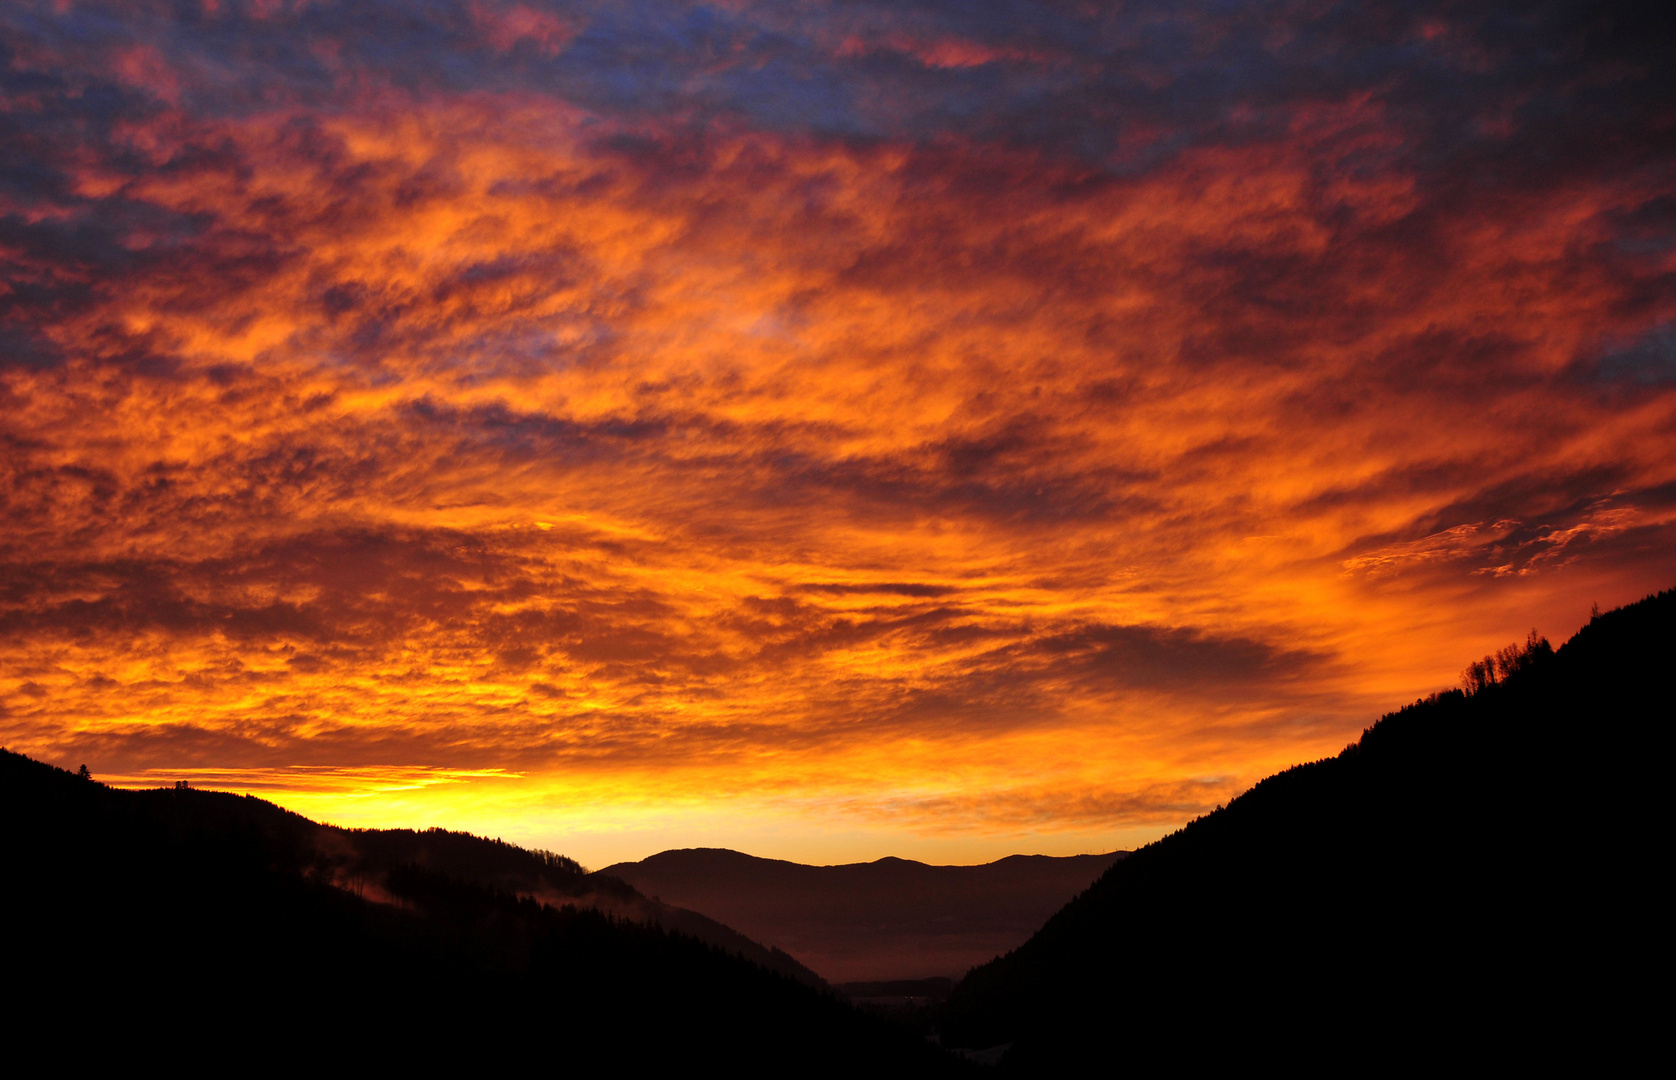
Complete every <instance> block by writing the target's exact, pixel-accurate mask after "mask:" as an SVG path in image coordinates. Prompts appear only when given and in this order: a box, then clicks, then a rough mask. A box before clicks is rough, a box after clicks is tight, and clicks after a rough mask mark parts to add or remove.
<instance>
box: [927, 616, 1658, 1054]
mask: <svg viewBox="0 0 1676 1080" xmlns="http://www.w3.org/2000/svg"><path fill="white" fill-rule="evenodd" d="M1673 656H1676V592H1664V593H1660V594H1658V595H1657V596H1654V597H1649V598H1648V599H1646V600H1643V601H1641V602H1640V603H1637V604H1634V605H1631V606H1629V607H1626V608H1622V609H1619V610H1617V611H1613V612H1611V613H1609V614H1606V615H1597V616H1596V617H1595V618H1594V619H1593V621H1591V622H1590V624H1589V625H1588V626H1586V627H1584V628H1583V629H1582V630H1581V631H1580V632H1579V633H1578V634H1577V635H1576V636H1574V637H1573V638H1572V639H1571V640H1570V641H1569V642H1567V643H1566V644H1565V646H1564V647H1563V648H1561V649H1559V650H1557V651H1556V650H1553V649H1552V648H1551V647H1549V646H1548V643H1547V642H1546V641H1543V640H1541V639H1540V638H1539V637H1537V636H1536V635H1534V634H1533V635H1532V636H1531V638H1530V639H1529V640H1528V641H1527V642H1526V643H1525V644H1524V645H1523V646H1513V647H1510V648H1509V649H1506V650H1503V651H1502V653H1501V654H1497V655H1494V656H1492V657H1491V658H1489V660H1488V661H1487V663H1486V664H1483V665H1478V666H1477V673H1476V675H1474V671H1473V669H1468V674H1467V682H1468V685H1469V686H1470V687H1471V689H1472V692H1471V693H1470V694H1468V693H1465V692H1462V691H1459V690H1455V691H1450V692H1447V693H1442V694H1437V695H1434V696H1432V697H1430V698H1428V699H1426V700H1424V701H1419V702H1416V703H1415V704H1413V705H1410V706H1408V707H1406V708H1403V709H1401V710H1399V711H1398V712H1396V713H1392V714H1390V715H1387V716H1385V717H1384V718H1382V719H1381V720H1380V721H1379V722H1378V723H1377V724H1375V725H1374V726H1373V727H1371V728H1369V729H1368V730H1367V731H1366V732H1364V734H1363V735H1362V737H1361V739H1360V740H1358V741H1357V742H1356V743H1354V744H1352V745H1350V746H1348V747H1346V748H1345V750H1344V751H1343V752H1342V753H1340V754H1339V755H1338V756H1336V757H1334V758H1330V759H1327V760H1324V761H1318V762H1315V763H1313V764H1309V765H1300V766H1297V767H1295V768H1292V769H1288V770H1286V771H1285V772H1282V773H1280V774H1279V775H1277V776H1272V777H1270V778H1268V779H1267V780H1264V781H1263V782H1261V783H1260V784H1258V785H1257V786H1256V787H1254V788H1253V789H1252V790H1251V791H1249V792H1247V793H1246V794H1244V795H1242V796H1240V797H1239V798H1237V799H1235V800H1234V801H1233V802H1232V803H1230V804H1229V805H1228V806H1227V807H1226V808H1223V809H1219V810H1217V811H1216V812H1214V813H1212V814H1209V815H1207V816H1206V817H1203V818H1201V819H1198V820H1196V821H1194V822H1193V823H1191V824H1190V825H1188V826H1187V827H1186V828H1184V829H1182V830H1180V831H1179V832H1176V833H1174V834H1172V835H1170V836H1168V837H1166V838H1164V839H1163V840H1160V841H1158V842H1157V843H1154V844H1150V845H1148V846H1147V847H1145V848H1143V849H1141V850H1140V851H1138V852H1136V853H1135V854H1133V855H1131V856H1130V857H1129V858H1128V859H1126V860H1124V861H1122V862H1120V863H1117V864H1116V865H1115V866H1113V867H1112V868H1111V870H1110V871H1108V872H1107V873H1106V874H1105V875H1104V876H1103V877H1101V879H1100V880H1099V881H1097V882H1096V883H1095V884H1094V885H1093V886H1091V887H1090V888H1089V889H1088V890H1087V891H1086V892H1085V893H1084V894H1082V895H1081V896H1080V897H1078V898H1077V899H1076V900H1075V901H1073V902H1072V903H1071V904H1069V905H1068V906H1066V907H1065V908H1064V909H1063V910H1061V911H1060V912H1059V913H1058V914H1057V915H1055V916H1054V917H1053V919H1052V920H1050V921H1049V922H1048V923H1047V925H1046V926H1044V927H1043V928H1042V930H1041V931H1040V932H1039V933H1038V934H1036V936H1035V937H1033V938H1032V939H1031V940H1030V941H1029V942H1028V943H1027V944H1025V945H1024V946H1022V947H1020V948H1019V949H1017V950H1015V951H1014V952H1012V953H1010V954H1008V955H1007V956H1005V957H1003V958H1000V959H998V960H996V961H994V962H992V963H990V964H987V965H984V966H982V967H980V968H977V969H975V970H973V971H972V972H971V973H970V974H969V975H968V976H967V977H966V978H965V979H964V980H963V981H962V982H961V983H960V984H959V985H958V986H957V987H956V988H955V990H954V992H953V994H952V995H951V997H950V1000H949V1002H948V1003H947V1005H946V1006H944V1007H943V1009H942V1010H941V1013H940V1015H939V1021H940V1023H941V1025H942V1030H943V1041H944V1045H948V1046H967V1047H990V1046H997V1045H1000V1044H1004V1043H1012V1047H1011V1049H1010V1050H1009V1052H1008V1053H1007V1055H1006V1057H1005V1058H1004V1060H1003V1066H1004V1068H1006V1069H1008V1070H1010V1071H1013V1072H1019V1073H1029V1074H1033V1075H1044V1076H1048V1075H1070V1074H1072V1073H1073V1071H1077V1070H1083V1069H1087V1070H1091V1071H1094V1072H1098V1073H1114V1072H1125V1071H1135V1070H1138V1071H1141V1072H1143V1073H1146V1072H1154V1071H1163V1070H1170V1071H1175V1070H1181V1069H1188V1070H1202V1069H1205V1068H1208V1067H1212V1066H1215V1067H1235V1066H1237V1067H1246V1068H1248V1067H1251V1066H1252V1065H1254V1064H1256V1063H1259V1062H1261V1063H1266V1064H1269V1065H1271V1066H1273V1065H1280V1066H1282V1067H1299V1066H1304V1067H1310V1068H1313V1069H1331V1070H1333V1071H1334V1072H1338V1073H1345V1074H1357V1073H1360V1072H1365V1071H1368V1070H1370V1069H1377V1068H1379V1067H1381V1066H1391V1065H1401V1066H1404V1067H1410V1068H1424V1069H1426V1070H1428V1071H1429V1070H1430V1069H1433V1068H1444V1067H1449V1068H1459V1067H1462V1066H1470V1065H1473V1064H1476V1065H1479V1066H1484V1067H1490V1068H1495V1069H1498V1070H1501V1069H1506V1068H1507V1067H1509V1066H1510V1065H1511V1064H1512V1063H1514V1062H1517V1061H1521V1060H1523V1061H1530V1060H1533V1059H1541V1060H1543V1061H1545V1062H1547V1063H1550V1064H1553V1065H1558V1064H1560V1063H1562V1062H1564V1061H1566V1060H1567V1058H1568V1057H1569V1058H1571V1059H1572V1064H1573V1065H1574V1066H1575V1065H1578V1064H1581V1063H1584V1062H1588V1063H1592V1064H1593V1065H1594V1066H1596V1067H1598V1066H1601V1065H1604V1064H1606V1063H1608V1062H1610V1061H1611V1060H1612V1059H1613V1057H1614V1056H1616V1055H1622V1054H1624V1053H1626V1052H1630V1051H1631V1049H1632V1048H1635V1047H1637V1046H1640V1047H1642V1048H1644V1049H1645V1048H1647V1047H1648V1046H1649V1045H1650V1041H1651V1036H1652V1033H1653V1032H1654V1031H1655V1030H1658V1029H1656V1028H1654V1027H1653V1026H1652V1024H1651V1019H1650V1018H1651V1011H1650V1010H1651V1008H1652V1006H1653V1003H1654V1002H1656V1001H1657V1000H1658V998H1657V996H1656V994H1655V995H1649V994H1646V993H1644V992H1643V990H1642V989H1641V987H1640V982H1641V981H1642V980H1643V979H1645V978H1647V977H1656V973H1657V968H1656V966H1655V965H1657V964H1658V963H1659V962H1660V960H1661V958H1662V955H1663V948H1664V946H1663V945H1662V942H1663V940H1664V937H1665V934H1664V930H1663V921H1662V916H1663V914H1664V913H1663V912H1662V911H1660V912H1658V915H1659V916H1660V918H1658V919H1655V918H1654V910H1653V905H1654V902H1655V900H1654V898H1655V897H1656V896H1659V895H1662V891H1661V892H1655V888H1654V883H1655V880H1656V878H1655V875H1659V874H1660V872H1661V867H1660V866H1659V863H1660V862H1661V861H1662V860H1660V859H1659V858H1658V857H1657V855H1656V853H1657V852H1658V851H1660V850H1663V848H1662V846H1661V845H1658V844H1657V843H1655V838H1656V837H1661V836H1662V835H1663V831H1662V828H1659V831H1657V832H1655V831H1654V829H1655V827H1656V822H1657V821H1658V820H1660V819H1661V818H1662V813H1661V812H1660V811H1661V802H1662V800H1660V799H1659V795H1660V794H1661V793H1662V791H1663V789H1664V783H1665V781H1664V777H1663V772H1662V770H1663V758H1664V754H1663V749H1664V746H1665V745H1666V744H1665V741H1664V740H1665V737H1666V736H1665V729H1666V727H1667V726H1668V725H1669V723H1670V720H1671V718H1672V715H1673V709H1672V706H1671V693H1670V680H1671V671H1672V657H1673ZM1662 906H1663V905H1662V904H1661V905H1660V907H1662Z"/></svg>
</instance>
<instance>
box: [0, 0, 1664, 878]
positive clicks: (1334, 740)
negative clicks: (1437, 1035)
mask: <svg viewBox="0 0 1676 1080" xmlns="http://www.w3.org/2000/svg"><path fill="white" fill-rule="evenodd" d="M984 10H985V11H988V10H989V9H984ZM997 10H998V9H997ZM1369 10H1380V11H1383V10H1384V9H1380V8H1370V9H1369ZM366 11H376V13H377V18H375V19H373V21H372V23H371V24H367V22H366V19H367V18H370V16H367V15H365V12H366ZM1009 11H1010V9H1009ZM1404 12H1407V9H1404ZM1003 14H1005V15H1006V17H1005V18H1004V19H1003V18H1002V17H1001V16H1000V15H996V14H995V13H994V12H990V13H989V14H987V15H984V14H983V13H982V12H978V11H977V10H976V9H974V11H971V12H953V13H950V12H947V11H944V10H943V9H941V8H933V7H930V6H927V7H925V8H923V9H921V8H917V7H913V6H912V5H903V6H892V7H880V8H877V9H874V8H868V7H865V6H854V7H850V6H833V7H828V6H827V5H821V4H801V5H793V4H779V5H756V4H746V3H739V4H722V5H717V6H714V7H704V6H701V5H688V4H679V3H670V4H649V3H648V4H643V5H603V4H602V5H592V6H590V5H569V6H559V7H554V8H551V9H548V8H545V7H543V6H541V5H501V6H494V5H488V4H471V5H465V6H461V7H458V8H455V7H450V6H449V5H439V6H438V7H437V9H436V10H435V11H429V12H428V13H427V14H424V15H420V14H413V15H411V17H408V16H403V15H401V13H400V12H399V11H397V10H394V9H392V10H390V11H385V10H384V9H381V8H374V7H372V6H365V7H364V11H363V12H362V14H359V15H358V14H357V13H356V10H355V9H354V8H353V7H345V8H339V7H336V6H334V5H321V4H315V5H296V6H292V5H283V4H282V5H269V6H265V7H264V6H257V7H251V8H248V9H247V8H244V7H241V6H239V5H227V6H225V7H223V6H214V7H212V8H206V9H205V10H204V11H203V12H200V13H198V14H196V15H194V16H192V17H191V18H188V17H187V16H186V15H182V14H180V13H178V12H176V13H174V14H170V13H169V12H166V11H163V10H161V9H158V10H155V11H154V10H150V9H143V8H141V7H140V6H138V5H119V6H115V7H112V8H109V9H104V8H101V7H99V6H97V5H74V4H71V5H56V6H54V5H42V6H40V7H38V8H36V7H34V6H32V5H27V4H24V5H19V6H18V8H17V10H16V13H15V14H11V15H6V16H4V17H3V21H0V28H3V34H0V41H3V42H4V43H5V52H4V54H0V60H4V62H5V65H6V75H5V83H4V91H5V97H4V102H5V110H4V113H3V115H4V117H5V124H6V127H5V143H6V145H7V146H9V147H16V148H21V150H20V152H19V153H16V154H13V153H11V152H10V151H9V152H8V157H9V158H11V159H12V163H11V164H9V165H7V166H5V170H6V171H4V172H0V181H3V183H0V225H3V229H0V259H3V260H4V266H5V270H6V278H5V282H4V286H3V287H4V290H5V291H4V293H3V294H0V300H3V301H4V302H5V306H4V307H3V308H0V313H3V321H0V439H4V446H5V459H4V471H3V472H0V499H3V500H4V532H3V534H0V558H3V565H4V574H5V576H4V586H3V591H0V620H3V623H4V634H3V636H0V737H3V741H4V743H5V745H6V746H8V747H9V748H11V749H13V750H18V751H21V752H24V753H28V754H31V755H34V756H37V757H41V758H44V759H46V760H49V761H53V762H55V763H58V764H63V765H68V766H72V767H73V766H74V765H76V764H79V763H81V762H84V761H85V762H86V763H87V764H88V765H89V767H90V768H92V769H93V771H94V773H95V774H96V775H97V776H99V777H101V778H103V779H109V780H112V781H114V782H120V783H125V784H156V783H160V782H172V781H174V780H176V779H181V778H185V779H189V780H190V781H192V782H193V783H195V784H198V785H201V786H206V787H220V788H224V789H227V790H234V791H254V792H257V793H259V794H262V795H264V796H265V797H268V798H272V799H274V800H275V801H277V802H279V803H281V804H282V805H285V806H288V807H291V808H293V809H297V810H299V811H301V812H303V813H306V814H309V815H310V816H314V817H317V818H321V819H325V820H330V821H334V822H337V823H340V824H345V825H413V826H425V825H431V824H438V825H444V826H449V827H454V828H465V829H471V830H473V831H477V832H482V833H487V834H489V835H495V836H501V837H504V838H506V839H509V840H515V841H518V842H522V843H528V844H533V845H539V846H542V847H547V848H552V849H556V850H559V851H563V852H565V853H568V854H571V855H573V856H575V857H577V858H579V859H581V860H582V861H583V862H585V863H589V864H591V865H600V864H603V863H606V862H611V861H616V860H619V859H629V858H639V857H642V856H644V855H647V854H650V853H652V852H654V851H657V850H660V849H663V848H667V847H679V846H728V847H735V848H740V849H743V850H747V851H750V852H753V853H756V854H761V855H772V856H779V857H786V858H794V859H799V860H803V861H812V862H831V861H843V860H853V859H871V858H877V857H879V856H882V855H886V854H895V855H901V856H908V857H918V858H924V859H927V860H930V861H943V862H972V861H980V860H986V859H991V858H995V857H999V856H1001V855H1005V854H1009V853H1012V852H1016V851H1035V852H1046V853H1054V854H1059V853H1070V852H1076V851H1088V850H1109V849H1111V848H1114V847H1120V846H1133V845H1134V844H1137V843H1140V842H1143V841H1144V840H1147V839H1150V838H1152V837H1154V836H1157V835H1159V834H1161V833H1162V832H1164V831H1166V830H1168V829H1170V828H1173V827H1174V826H1176V825H1179V824H1180V823H1181V822H1183V821H1185V820H1186V819H1188V818H1190V817H1192V816H1194V815H1196V814H1199V813H1202V812H1204V811H1205V810H1207V809H1210V808H1212V807H1214V806H1215V805H1217V804H1218V803H1220V802H1225V801H1226V800H1227V799H1228V798H1229V797H1230V796H1231V795H1233V794H1235V793H1237V792H1238V791H1240V790H1242V789H1243V788H1244V787H1245V786H1248V785H1249V784H1251V783H1252V782H1254V781H1255V780H1257V779H1259V778H1261V777H1262V776H1263V775H1266V774H1267V773H1269V772H1272V771H1274V770H1275V769H1277V768H1280V767H1284V766H1285V765H1288V764H1291V763H1293V762H1296V761H1300V760H1305V759H1309V758H1313V757H1318V756H1321V755H1323V754H1327V753H1331V752H1334V751H1336V750H1337V749H1338V748H1339V747H1341V746H1342V745H1344V744H1345V743H1346V742H1348V741H1350V740H1351V739H1353V738H1354V737H1355V736H1356V735H1357V734H1358V733H1359V732H1360V730H1361V729H1362V728H1363V727H1364V726H1366V725H1367V724H1368V723H1370V722H1371V721H1372V720H1374V719H1376V718H1377V717H1378V715H1379V714H1380V713H1381V712H1382V711H1384V710H1387V709H1391V708H1394V707H1396V706H1398V705H1400V704H1402V703H1404V702H1406V701H1409V700H1412V699H1413V698H1415V697H1416V696H1419V695H1421V694H1424V693H1426V692H1429V691H1431V690H1436V689H1440V688H1444V687H1447V686H1449V685H1451V684H1453V683H1454V682H1455V680H1456V678H1457V675H1458V673H1459V671H1460V670H1461V668H1462V667H1463V666H1464V665H1465V664H1466V663H1467V662H1468V661H1469V660H1471V659H1473V658H1474V657H1476V656H1479V655H1482V654H1483V653H1484V652H1486V651H1488V650H1490V649H1493V648H1495V647H1497V646H1500V645H1503V644H1506V643H1507V642H1509V641H1511V640H1514V639H1518V638H1523V636H1524V634H1525V632H1526V631H1527V630H1528V629H1529V628H1530V627H1531V626H1532V625H1533V624H1534V625H1535V626H1536V627H1538V628H1539V629H1540V630H1542V631H1543V632H1544V633H1546V634H1548V635H1549V636H1550V637H1552V638H1554V639H1555V640H1556V641H1558V640H1560V639H1562V638H1563V637H1564V636H1565V635H1568V634H1569V633H1571V632H1572V631H1573V630H1575V629H1576V627H1577V626H1579V625H1580V624H1581V623H1583V622H1585V621H1586V620H1587V618H1588V613H1589V607H1590V604H1591V603H1594V602H1598V603H1599V604H1600V605H1601V606H1602V607H1609V606H1613V605H1616V604H1620V603H1624V602H1628V601H1630V600H1634V599H1637V598H1639V597H1640V596H1641V595H1643V594H1645V593H1647V592H1650V591H1653V590H1655V589H1658V588H1665V587H1669V586H1671V585H1672V584H1676V557H1673V552H1676V547H1673V545H1672V538H1673V536H1676V453H1673V450H1676V290H1673V289H1672V288H1671V286H1672V283H1673V281H1676V224H1673V223H1676V209H1673V207H1676V169H1673V167H1672V165H1673V162H1676V155H1673V154H1672V145H1673V134H1672V132H1673V131H1676V123H1673V118H1676V107H1673V106H1672V105H1671V104H1670V102H1671V101H1673V100H1676V95H1673V94H1668V93H1666V92H1665V91H1667V90H1670V89H1671V88H1670V86H1669V83H1670V81H1671V76H1670V74H1669V72H1668V69H1667V68H1666V69H1662V70H1661V69H1659V68H1658V67H1657V66H1656V65H1649V64H1648V63H1640V61H1643V60H1645V59H1646V58H1645V57H1644V56H1642V54H1640V53H1637V52H1636V51H1635V50H1636V48H1637V44H1636V42H1635V41H1634V40H1624V39H1623V37H1622V35H1619V36H1617V37H1614V36H1613V35H1611V34H1609V33H1606V34H1604V35H1603V34H1600V33H1595V32H1594V31H1592V30H1588V28H1587V27H1585V28H1584V31H1578V30H1577V29H1576V27H1572V26H1569V24H1567V25H1561V23H1563V21H1564V20H1563V18H1561V17H1560V16H1556V19H1559V20H1560V21H1559V22H1557V23H1555V24H1554V25H1546V24H1537V25H1532V26H1524V27H1522V28H1515V29H1514V30H1508V29H1507V28H1506V27H1504V26H1501V25H1500V24H1498V23H1496V22H1495V21H1494V20H1493V19H1488V18H1486V19H1485V20H1483V21H1481V22H1479V23H1467V22H1462V21H1454V22H1451V21H1449V20H1447V19H1443V18H1442V17H1441V16H1438V17H1432V16H1431V15H1427V14H1426V13H1425V12H1421V13H1419V14H1414V13H1412V12H1408V13H1406V14H1403V13H1399V12H1396V11H1395V9H1392V10H1391V11H1388V12H1386V14H1387V15H1389V16H1390V17H1389V19H1387V20H1385V21H1379V20H1374V21H1373V22H1370V23H1368V24H1367V25H1362V24H1353V25H1340V24H1339V23H1336V22H1333V21H1332V19H1331V18H1329V17H1327V16H1321V17H1319V18H1317V19H1316V20H1315V21H1308V20H1303V19H1302V18H1301V17H1299V19H1298V21H1297V22H1296V23H1291V22H1287V21H1285V20H1284V19H1282V18H1280V17H1279V16H1274V17H1272V18H1269V20H1268V21H1267V22H1264V23H1263V24H1262V26H1260V27H1258V28H1257V29H1256V30H1253V29H1252V28H1250V27H1242V26H1234V25H1225V22H1226V20H1230V19H1236V18H1241V17H1244V16H1236V15H1226V14H1224V15H1218V16H1216V17H1215V18H1212V16H1210V15H1208V14H1203V13H1200V12H1198V11H1197V10H1196V9H1194V8H1193V7H1192V6H1191V5H1189V6H1187V7H1181V8H1177V7H1174V6H1171V7H1165V8H1161V9H1160V10H1159V11H1157V12H1153V13H1152V14H1151V15H1147V16H1146V17H1145V18H1143V17H1142V15H1143V14H1144V13H1143V12H1142V9H1140V8H1137V9H1135V10H1134V11H1130V12H1126V13H1124V14H1122V15H1118V16H1110V17H1107V16H1103V15H1092V16H1091V15H1088V14H1087V13H1083V14H1078V13H1076V12H1069V11H1067V10H1061V9H1058V8H1054V7H1052V6H1051V5H1044V6H1041V7H1031V6H1028V5H1026V6H1021V7H1019V8H1018V10H1016V11H1010V13H1003ZM980 15H982V17H981V18H980V17H979V16H980ZM1399 15H1400V16H1401V17H1399ZM794 16H795V17H794ZM1566 17H1569V16H1566ZM425 19H430V20H431V22H426V21H424V20H425ZM1218 19H1221V20H1224V21H1223V22H1218V21H1217V20H1218ZM450 20H452V21H450ZM998 20H999V21H998ZM1172 20H1173V21H1172ZM1591 25H1592V24H1591ZM439 27H440V28H441V29H439ZM1160 27H1163V29H1159V28H1160ZM443 30H446V31H447V33H443V32H442V31H443ZM1166 30H1167V31H1168V32H1167V33H1166V32H1165V31H1166ZM1258 30H1260V31H1261V32H1260V33H1259V32H1258ZM1143 31H1144V32H1143ZM1585 31H1586V32H1585ZM1520 34H1525V35H1534V36H1533V37H1532V40H1530V41H1526V40H1524V39H1522V38H1520V37H1519V35H1520ZM1590 34H1593V35H1594V36H1592V37H1591V36H1590ZM1265 35H1266V36H1265ZM1509 35H1511V37H1509ZM1567 35H1570V36H1569V37H1568V36H1567ZM1579 35H1580V36H1579ZM1562 40H1564V41H1580V42H1582V43H1583V44H1581V45H1577V46H1576V47H1575V48H1572V47H1569V46H1568V47H1567V48H1555V49H1552V50H1549V51H1544V50H1543V49H1539V48H1535V47H1534V46H1535V45H1536V44H1544V45H1546V44H1547V43H1550V42H1558V41H1562ZM375 44H376V45H377V46H378V47H376V48H375V47H374V45H375ZM660 50H661V51H660ZM1638 63H1639V66H1637V64H1638ZM1661 80H1662V81H1661Z"/></svg>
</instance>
